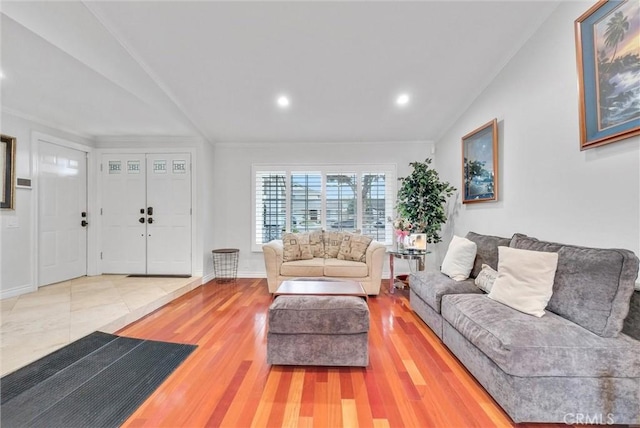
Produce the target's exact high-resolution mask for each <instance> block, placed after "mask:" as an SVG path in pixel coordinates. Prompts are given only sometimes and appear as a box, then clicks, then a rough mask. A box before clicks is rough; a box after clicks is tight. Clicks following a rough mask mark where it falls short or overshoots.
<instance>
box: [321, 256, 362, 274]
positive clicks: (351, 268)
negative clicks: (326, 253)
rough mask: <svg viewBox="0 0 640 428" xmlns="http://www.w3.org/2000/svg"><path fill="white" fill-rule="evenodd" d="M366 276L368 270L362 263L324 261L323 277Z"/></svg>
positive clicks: (335, 260) (337, 260)
mask: <svg viewBox="0 0 640 428" xmlns="http://www.w3.org/2000/svg"><path fill="white" fill-rule="evenodd" d="M367 275H369V268H368V266H367V264H366V263H364V262H354V261H352V260H339V259H325V261H324V276H330V277H337V278H340V277H342V278H364V277H366V276H367Z"/></svg>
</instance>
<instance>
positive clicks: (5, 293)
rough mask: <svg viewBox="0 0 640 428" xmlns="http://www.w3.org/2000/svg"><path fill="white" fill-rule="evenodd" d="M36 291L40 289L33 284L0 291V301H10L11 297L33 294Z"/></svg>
mask: <svg viewBox="0 0 640 428" xmlns="http://www.w3.org/2000/svg"><path fill="white" fill-rule="evenodd" d="M34 291H38V287H34V286H33V285H31V284H25V285H20V286H18V287H14V288H10V289H8V290H2V291H0V299H8V298H9V297H16V296H20V295H21V294H26V293H31V292H34Z"/></svg>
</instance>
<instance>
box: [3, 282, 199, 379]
mask: <svg viewBox="0 0 640 428" xmlns="http://www.w3.org/2000/svg"><path fill="white" fill-rule="evenodd" d="M201 282H202V278H200V277H193V278H129V277H127V276H125V275H102V276H92V277H82V278H77V279H73V280H70V281H64V282H60V283H57V284H52V285H47V286H45V287H41V288H40V289H39V290H38V291H36V292H33V293H28V294H23V295H21V296H18V297H11V298H8V299H3V300H1V301H0V304H1V306H0V334H1V336H0V337H1V339H0V348H1V349H0V372H1V375H2V376H4V375H5V374H7V373H10V372H12V371H14V370H16V369H18V368H20V367H22V366H24V365H26V364H29V363H31V362H33V361H35V360H37V359H38V358H40V357H42V356H44V355H47V354H49V353H51V352H53V351H55V350H56V349H59V348H61V347H63V346H65V345H66V344H68V343H70V342H73V341H74V340H77V339H79V338H81V337H83V336H85V335H87V334H89V333H91V332H93V331H96V330H100V331H104V332H106V333H113V332H115V331H117V330H119V329H121V328H122V327H124V326H125V325H127V324H130V323H132V322H133V321H135V320H137V319H140V318H142V317H143V316H145V315H147V314H149V313H151V312H153V311H154V310H156V309H158V308H159V307H160V306H162V305H164V304H166V303H168V302H170V301H171V300H174V299H176V298H177V297H180V296H181V295H183V294H185V293H187V292H189V291H191V290H193V289H194V288H196V287H198V286H199V285H200V283H201Z"/></svg>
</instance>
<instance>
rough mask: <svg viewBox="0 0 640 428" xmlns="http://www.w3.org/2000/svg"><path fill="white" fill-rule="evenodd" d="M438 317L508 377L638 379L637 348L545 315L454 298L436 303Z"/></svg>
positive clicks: (621, 338) (485, 299)
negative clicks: (533, 315)
mask: <svg viewBox="0 0 640 428" xmlns="http://www.w3.org/2000/svg"><path fill="white" fill-rule="evenodd" d="M442 317H443V318H444V319H445V320H446V322H448V323H449V324H451V326H453V327H454V328H455V329H456V330H457V331H458V332H459V333H460V334H462V335H463V336H464V337H465V338H466V339H467V340H468V341H469V342H471V343H472V344H473V345H474V346H476V347H477V348H478V349H479V350H480V351H482V352H483V353H484V354H485V355H486V356H487V357H489V358H490V359H491V360H492V361H493V362H494V363H496V364H497V365H498V366H499V367H500V368H501V369H502V370H503V371H504V372H505V373H507V374H510V375H513V376H521V377H545V376H576V377H638V376H640V359H639V358H638V353H640V342H638V341H636V340H633V339H631V338H630V337H628V336H626V335H620V336H619V337H617V338H604V337H600V336H598V335H596V334H594V333H592V332H590V331H588V330H586V329H584V328H582V327H580V326H579V325H577V324H575V323H573V322H571V321H569V320H567V319H564V318H562V317H560V316H558V315H556V314H553V313H551V312H549V313H547V315H545V316H544V317H542V318H534V317H531V316H529V315H526V314H523V313H521V312H518V311H516V310H513V309H511V308H509V307H508V306H505V305H502V304H500V303H498V302H495V301H493V300H491V299H489V298H488V297H487V296H486V295H472V294H464V295H463V294H457V295H448V296H444V298H443V299H442ZM445 342H446V340H445Z"/></svg>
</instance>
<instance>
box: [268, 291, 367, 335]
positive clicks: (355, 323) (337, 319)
mask: <svg viewBox="0 0 640 428" xmlns="http://www.w3.org/2000/svg"><path fill="white" fill-rule="evenodd" d="M368 331H369V308H368V307H367V303H366V302H365V301H364V299H362V298H360V297H356V296H279V297H276V299H275V300H274V302H273V303H272V304H271V306H270V307H269V333H282V334H356V333H366V332H368Z"/></svg>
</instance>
